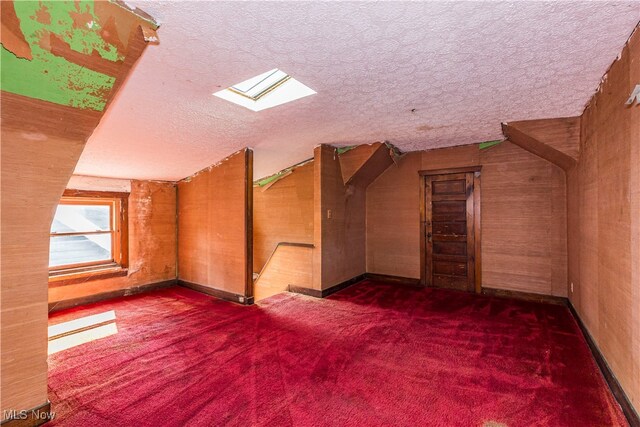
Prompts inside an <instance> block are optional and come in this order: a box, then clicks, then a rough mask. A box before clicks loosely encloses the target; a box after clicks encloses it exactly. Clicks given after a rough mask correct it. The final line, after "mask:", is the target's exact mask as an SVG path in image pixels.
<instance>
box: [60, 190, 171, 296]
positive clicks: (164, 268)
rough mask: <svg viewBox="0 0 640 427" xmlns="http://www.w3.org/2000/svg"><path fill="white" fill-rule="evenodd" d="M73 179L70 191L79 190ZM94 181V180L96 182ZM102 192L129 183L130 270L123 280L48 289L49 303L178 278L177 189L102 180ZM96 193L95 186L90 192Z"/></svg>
mask: <svg viewBox="0 0 640 427" xmlns="http://www.w3.org/2000/svg"><path fill="white" fill-rule="evenodd" d="M77 181H78V180H77V178H76V179H72V180H71V182H70V184H69V185H68V186H67V188H72V189H78V188H77V187H78V185H73V183H74V182H77ZM94 181H95V180H94ZM99 181H100V182H101V183H102V186H101V188H100V190H102V191H116V190H107V189H106V188H105V187H106V186H108V184H109V182H110V183H111V187H112V188H113V187H115V186H118V187H121V186H122V185H123V182H122V181H125V182H127V183H129V186H130V188H131V193H130V196H129V206H128V207H129V267H128V272H127V275H126V276H124V277H112V278H108V279H102V280H91V281H87V282H85V283H77V284H72V285H65V286H55V287H51V286H50V287H49V303H56V302H60V301H65V300H69V299H74V298H80V297H86V296H89V295H96V294H100V293H105V292H109V291H115V290H119V289H128V288H131V287H135V286H140V285H147V284H152V283H157V282H163V281H166V280H173V279H175V278H176V271H177V268H176V265H177V223H176V186H175V184H174V183H171V182H156V181H137V180H134V181H128V180H104V179H101V180H99ZM90 189H91V190H97V189H98V188H96V186H93V188H90Z"/></svg>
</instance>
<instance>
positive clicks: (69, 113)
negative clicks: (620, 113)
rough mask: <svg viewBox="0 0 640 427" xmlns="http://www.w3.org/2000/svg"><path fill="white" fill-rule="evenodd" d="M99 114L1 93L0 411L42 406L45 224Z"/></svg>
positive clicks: (47, 227) (48, 223)
mask: <svg viewBox="0 0 640 427" xmlns="http://www.w3.org/2000/svg"><path fill="white" fill-rule="evenodd" d="M101 115H102V114H101V113H98V112H95V113H94V112H91V111H89V110H86V111H82V112H80V111H79V110H76V109H74V108H71V107H66V106H61V105H56V104H52V103H49V102H46V101H40V100H34V99H31V98H26V97H22V96H20V95H13V94H9V93H6V92H2V160H1V161H2V180H1V186H2V191H1V198H2V228H1V232H2V257H1V267H0V270H1V281H2V301H1V303H0V304H1V307H2V314H1V315H2V328H1V342H2V344H1V347H2V355H1V356H2V372H1V375H0V376H1V381H2V389H1V393H2V408H1V409H2V410H6V409H16V410H22V409H31V408H34V407H36V406H40V405H42V404H43V403H45V402H46V401H47V303H48V301H47V282H48V276H49V270H48V267H49V266H48V260H49V231H50V227H51V220H52V219H53V213H54V212H55V208H56V205H57V204H58V201H59V200H60V197H61V196H62V193H63V191H64V189H65V186H66V185H67V181H68V180H69V177H70V176H71V174H72V172H73V169H74V167H75V165H76V162H77V161H78V158H79V157H80V153H81V152H82V149H83V147H84V144H85V141H86V138H88V137H89V135H90V134H91V132H93V129H94V127H95V126H96V125H97V124H98V121H99V119H100V116H101ZM68 123H73V126H69V125H68Z"/></svg>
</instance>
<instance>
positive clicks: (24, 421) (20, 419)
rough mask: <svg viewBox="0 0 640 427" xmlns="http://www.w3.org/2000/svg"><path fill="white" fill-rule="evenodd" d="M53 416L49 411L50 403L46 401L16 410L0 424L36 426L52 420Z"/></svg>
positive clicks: (4, 426) (7, 425)
mask: <svg viewBox="0 0 640 427" xmlns="http://www.w3.org/2000/svg"><path fill="white" fill-rule="evenodd" d="M53 417H55V414H53V413H51V403H50V402H49V401H47V403H44V404H42V405H40V406H38V407H36V408H33V409H27V410H24V411H18V410H16V411H15V412H13V413H12V414H11V415H9V418H7V419H6V420H4V421H2V423H1V424H2V426H3V427H36V426H40V425H42V424H44V423H46V422H47V421H50V420H52V419H53Z"/></svg>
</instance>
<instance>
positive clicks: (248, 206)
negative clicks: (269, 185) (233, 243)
mask: <svg viewBox="0 0 640 427" xmlns="http://www.w3.org/2000/svg"><path fill="white" fill-rule="evenodd" d="M244 153H245V155H244V161H245V176H244V188H245V193H244V200H245V207H244V229H245V238H246V245H245V248H246V249H245V250H246V252H245V287H244V296H245V297H246V298H251V301H252V303H253V283H254V282H253V150H251V149H250V148H247V149H245V151H244Z"/></svg>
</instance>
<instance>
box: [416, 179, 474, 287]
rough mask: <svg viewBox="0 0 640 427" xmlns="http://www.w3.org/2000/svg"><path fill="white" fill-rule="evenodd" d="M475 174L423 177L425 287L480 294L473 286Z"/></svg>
mask: <svg viewBox="0 0 640 427" xmlns="http://www.w3.org/2000/svg"><path fill="white" fill-rule="evenodd" d="M476 174H478V176H479V173H478V172H474V171H469V172H458V173H446V174H437V175H425V176H424V195H423V201H424V208H423V209H422V212H423V225H424V226H423V227H422V228H423V230H422V231H423V233H424V236H423V239H422V241H423V242H424V250H423V253H424V259H423V263H424V266H423V281H424V284H425V285H426V286H433V287H439V288H448V289H457V290H462V291H469V292H472V291H478V292H479V291H480V287H479V284H478V286H477V287H476V251H477V249H478V248H477V246H476V233H477V232H478V231H479V230H476V227H479V221H476V218H475V216H476V214H478V215H479V210H478V211H477V212H476V206H475V203H476V202H478V206H477V207H478V208H479V200H477V201H476V200H475V199H476V197H474V182H475V181H476V179H475V175H476Z"/></svg>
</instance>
